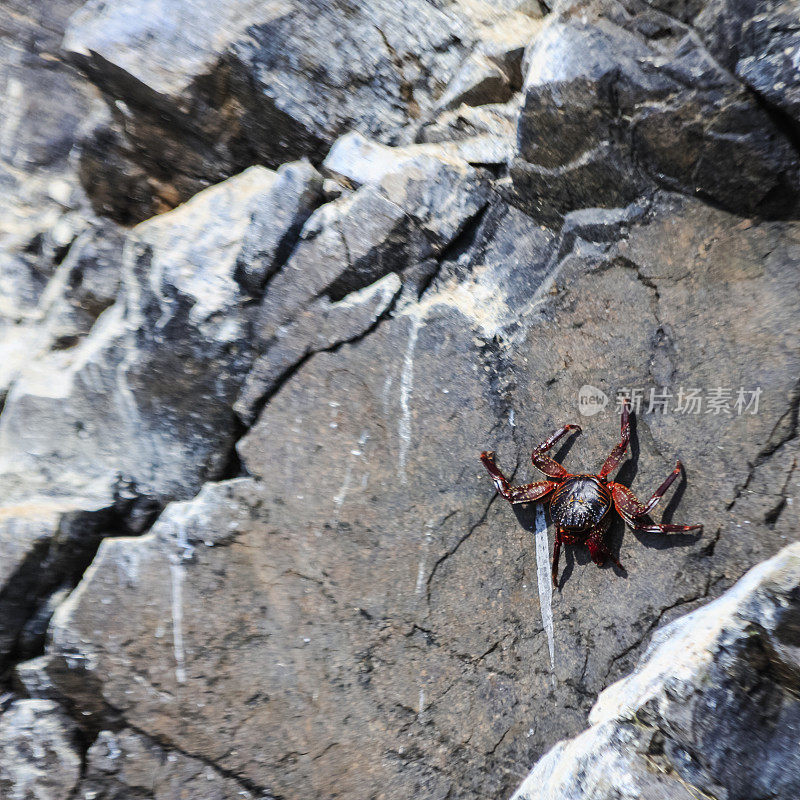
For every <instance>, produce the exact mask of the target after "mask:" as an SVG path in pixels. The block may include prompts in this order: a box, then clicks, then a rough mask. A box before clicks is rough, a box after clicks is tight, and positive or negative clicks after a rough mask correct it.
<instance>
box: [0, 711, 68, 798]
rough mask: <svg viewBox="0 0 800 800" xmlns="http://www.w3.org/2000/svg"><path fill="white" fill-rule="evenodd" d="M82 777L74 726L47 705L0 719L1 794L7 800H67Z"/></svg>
mask: <svg viewBox="0 0 800 800" xmlns="http://www.w3.org/2000/svg"><path fill="white" fill-rule="evenodd" d="M80 776H81V756H80V752H79V750H78V746H77V741H76V726H75V723H74V722H73V721H72V720H70V719H69V718H68V717H67V716H66V714H64V713H63V712H62V711H61V710H60V709H59V707H58V706H57V705H56V704H55V703H53V702H51V701H49V700H18V701H16V702H15V703H13V704H12V705H11V706H10V708H8V709H7V710H6V711H4V712H3V713H2V714H1V715H0V790H2V792H3V797H7V798H8V800H68V798H71V797H73V796H74V795H73V791H74V789H75V787H76V786H77V784H78V781H79V780H80Z"/></svg>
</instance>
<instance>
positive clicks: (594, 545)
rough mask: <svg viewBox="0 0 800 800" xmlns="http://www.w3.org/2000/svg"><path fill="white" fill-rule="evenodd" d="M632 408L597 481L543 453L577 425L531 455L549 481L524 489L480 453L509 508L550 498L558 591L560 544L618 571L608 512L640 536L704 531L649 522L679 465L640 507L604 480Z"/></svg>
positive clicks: (617, 457) (619, 451)
mask: <svg viewBox="0 0 800 800" xmlns="http://www.w3.org/2000/svg"><path fill="white" fill-rule="evenodd" d="M629 413H630V404H629V402H628V401H627V400H624V401H623V403H622V420H621V429H622V433H621V436H622V440H621V441H620V443H619V444H618V445H617V446H616V447H615V448H614V449H613V450H612V451H611V454H610V455H609V457H608V458H607V459H606V460H605V463H604V464H603V466H602V467H601V468H600V472H598V473H597V475H583V474H581V475H573V474H572V473H569V472H567V470H565V469H564V467H562V466H561V464H559V463H558V462H557V461H554V460H553V459H552V458H550V457H549V456H547V455H545V453H546V452H547V451H548V450H549V449H550V448H551V447H553V445H554V444H556V442H558V441H559V440H560V439H561V438H562V437H564V436H566V435H567V434H568V433H570V432H571V431H575V432H577V433H580V431H581V426H580V425H569V424H568V425H564V426H563V427H561V428H559V429H558V430H557V431H556V432H555V433H554V434H553V435H552V436H550V437H549V438H548V439H545V441H544V442H542V443H541V444H540V445H539V446H538V447H537V448H536V449H535V450H534V451H533V453H532V454H531V460H532V461H533V465H534V466H535V467H536V468H537V469H538V470H540V471H541V472H543V473H544V474H545V475H546V476H547V480H543V481H536V482H535V483H528V484H525V485H524V486H510V485H509V483H508V480H507V479H506V477H505V475H503V473H502V472H501V471H500V467H498V466H497V463H496V462H495V455H494V453H493V452H484V453H481V461H482V462H483V465H484V466H485V467H486V469H487V470H488V471H489V474H490V475H491V476H492V481H493V482H494V485H495V488H496V489H497V491H498V493H499V494H500V495H502V496H503V497H504V498H505V499H506V500H508V502H509V503H511V504H513V505H517V504H521V503H533V502H536V501H539V500H544V499H545V498H547V497H548V496H549V498H550V518H551V520H552V521H553V523H554V525H555V526H556V539H555V544H554V546H553V564H552V578H553V586H554V587H556V588H557V587H558V559H559V556H560V554H561V545H562V544H584V545H586V547H587V548H588V549H589V555H590V556H591V558H592V561H594V563H595V564H597V565H598V566H602V565H603V564H605V563H606V561H607V560H609V559H610V560H611V561H612V562H613V563H614V564H616V565H617V566H618V567H619V568H620V569H622V564H620V563H619V561H618V560H617V559H616V558H615V557H614V555H613V554H612V553H611V551H610V550H609V549H608V546H607V545H606V543H605V541H604V540H603V539H604V535H605V532H606V531H607V530H608V526H609V524H610V523H611V518H612V514H611V513H610V512H611V509H612V507H613V508H614V509H616V511H617V513H618V514H619V515H620V517H622V519H623V521H624V522H625V523H626V524H627V525H628V526H629V527H630V528H632V529H633V530H634V531H641V532H643V533H677V532H685V531H702V530H703V526H702V525H669V524H665V523H656V522H653V520H652V519H651V518H650V516H649V514H650V511H652V509H653V508H654V507H655V506H656V504H657V503H658V501H659V500H660V499H661V498H662V497H663V495H664V493H665V492H666V491H667V489H669V487H670V486H671V485H672V483H673V481H674V480H675V478H677V477H678V475H680V474H681V471H682V470H683V465H682V464H681V462H680V461H678V462H677V463H676V464H675V469H673V470H672V472H671V473H670V474H669V476H668V477H667V479H666V480H665V481H664V483H662V484H661V486H659V487H658V489H656V491H655V492H654V493H653V496H652V497H651V498H650V499H649V500H648V501H647V502H646V503H642V502H641V501H640V500H638V499H637V498H636V495H634V493H633V492H632V491H631V490H630V489H629V488H628V487H627V486H623V485H622V484H621V483H615V482H614V481H610V480H609V479H608V476H609V474H610V473H611V472H613V471H614V470H615V469H616V468H617V467H618V466H619V465H620V464H621V463H622V461H623V459H624V458H625V451H626V450H627V449H628V441H629V439H630V420H629Z"/></svg>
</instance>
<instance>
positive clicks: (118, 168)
mask: <svg viewBox="0 0 800 800" xmlns="http://www.w3.org/2000/svg"><path fill="white" fill-rule="evenodd" d="M133 16H135V18H136V20H137V23H136V25H133V26H132V25H131V24H130V21H131V18H132V17H133ZM401 20H402V22H401ZM538 24H539V23H538V21H537V20H535V19H533V18H531V17H530V16H529V15H527V14H525V13H522V12H518V11H514V10H507V11H503V12H501V11H499V10H498V9H496V8H494V7H493V6H492V5H490V4H486V3H481V2H478V1H477V0H464V2H461V0H459V2H452V3H435V2H431V1H430V0H413V2H410V3H409V2H407V1H404V2H399V0H382V1H381V2H379V3H349V2H345V0H314V2H311V3H308V2H297V1H296V0H280V2H274V3H268V4H266V5H265V4H264V3H260V2H253V0H237V2H235V3H227V4H226V5H225V8H224V10H223V11H220V10H218V9H216V8H214V7H212V6H211V5H207V4H200V5H199V6H198V4H197V3H193V2H185V1H183V0H181V2H175V1H174V0H171V1H170V2H165V1H162V0H156V1H155V2H151V3H148V5H147V8H146V10H145V11H144V12H142V10H141V9H140V7H139V4H138V3H136V2H122V3H113V4H109V3H105V2H100V0H97V1H96V2H94V1H93V2H89V3H87V4H86V5H85V6H84V7H83V8H82V9H81V10H80V11H79V12H77V13H76V14H75V15H73V17H72V18H71V19H70V24H69V27H68V30H67V35H66V37H65V40H64V45H63V46H64V49H65V50H66V51H67V52H68V53H69V55H70V57H71V58H72V60H73V61H74V62H75V63H76V64H78V65H79V66H80V68H81V69H82V70H84V71H85V72H86V74H87V75H88V76H89V77H90V78H91V80H92V81H93V82H95V83H96V84H97V85H98V86H99V87H100V88H101V89H102V90H103V92H104V94H105V96H106V98H107V99H108V101H109V107H110V109H111V112H112V115H113V118H114V121H113V123H111V124H110V125H109V124H108V123H104V124H102V125H100V126H98V128H97V129H96V130H95V132H94V133H93V134H92V135H91V136H90V137H89V138H88V140H87V142H86V144H85V147H84V151H85V152H86V154H87V156H86V159H85V164H86V167H85V172H84V177H85V178H86V181H85V185H87V188H88V189H89V191H90V193H94V190H93V188H92V186H91V185H90V184H89V180H91V183H92V184H99V196H98V198H97V201H96V204H99V205H100V206H101V207H104V208H105V209H106V210H107V211H110V212H111V213H112V214H116V216H118V217H123V218H124V217H131V216H132V217H134V218H135V217H136V214H137V210H136V205H137V203H136V202H134V203H133V204H132V203H131V201H130V200H129V199H126V198H124V197H120V198H119V199H118V201H117V204H118V206H119V207H118V208H115V204H114V198H113V197H111V196H109V192H108V191H107V188H106V187H108V186H109V185H111V184H113V182H114V181H116V182H117V183H119V182H120V181H123V182H124V185H126V186H128V187H130V189H131V190H132V191H133V192H134V194H136V195H139V194H141V195H142V198H141V200H140V201H138V204H139V205H140V206H141V210H140V212H139V213H141V214H144V215H146V214H149V213H152V212H153V210H154V209H157V208H158V203H167V204H169V203H170V196H171V198H172V203H171V204H172V205H174V204H175V202H177V201H178V200H180V199H186V197H188V196H189V195H190V194H193V193H194V192H196V191H198V189H199V188H202V187H203V186H204V185H207V183H208V182H215V181H218V180H221V179H222V178H225V177H227V176H228V175H230V174H232V173H235V172H238V171H239V170H241V169H243V168H244V167H246V166H247V165H249V164H253V163H261V164H266V165H267V166H271V167H275V166H277V165H279V164H281V163H283V162H285V161H289V160H291V159H294V158H300V157H302V156H308V157H310V158H312V159H314V160H319V159H321V158H322V157H323V156H324V153H325V151H326V150H327V148H328V147H329V146H330V144H331V143H332V142H333V141H334V139H336V138H337V136H339V135H340V134H342V133H344V132H346V131H348V130H351V129H355V130H358V131H360V132H362V133H364V134H367V135H370V136H373V137H377V138H379V139H381V140H384V141H386V142H391V143H395V142H397V141H400V140H403V139H406V140H408V139H409V138H410V137H411V135H412V131H413V128H414V126H415V125H416V124H417V120H420V119H425V118H426V117H427V116H429V115H430V114H431V113H433V111H434V110H435V109H436V108H437V107H439V105H438V101H439V99H440V98H442V97H447V98H448V99H447V100H445V101H444V104H445V105H447V104H449V103H450V102H458V101H459V100H460V99H470V100H473V99H474V100H476V101H480V102H496V101H502V100H505V99H507V98H508V96H509V94H510V91H511V88H510V86H511V83H513V82H515V81H516V82H517V85H518V84H519V81H518V80H517V78H516V76H517V74H518V73H519V69H520V63H521V55H522V50H523V48H524V47H525V45H526V44H527V42H528V41H529V40H530V38H531V37H532V36H533V34H534V32H535V30H536V29H537V27H538ZM479 51H480V52H479ZM476 59H478V60H479V61H480V62H481V63H482V64H483V65H484V66H483V70H484V73H486V71H487V70H488V73H486V75H485V76H482V75H477V74H476V72H475V69H474V68H471V67H470V65H471V64H474V63H475V60H476ZM488 59H491V61H489V60H488ZM486 76H488V77H486ZM451 80H453V81H454V86H453V88H452V89H448V84H449V83H450V81H451ZM487 80H488V82H487ZM457 87H458V88H457ZM104 173H105V174H104ZM150 196H152V197H155V198H156V201H149V200H148V197H150ZM154 202H155V205H154ZM131 205H133V208H131ZM140 218H141V217H140Z"/></svg>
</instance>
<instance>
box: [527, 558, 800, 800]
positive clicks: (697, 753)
mask: <svg viewBox="0 0 800 800" xmlns="http://www.w3.org/2000/svg"><path fill="white" fill-rule="evenodd" d="M798 631H800V545H799V544H793V545H791V546H790V547H787V548H785V549H784V550H781V551H780V553H778V554H777V555H776V556H773V558H771V559H770V560H769V561H766V562H764V563H763V564H760V565H759V566H757V567H755V568H754V569H752V570H750V572H748V573H747V574H746V575H745V576H744V577H743V578H742V579H741V580H740V581H739V582H738V583H737V584H736V585H735V586H733V587H732V588H731V589H729V590H728V591H727V592H726V593H725V594H724V595H723V596H722V597H720V598H719V599H717V600H715V601H714V602H713V603H711V604H709V605H707V606H705V607H703V608H701V609H698V610H697V611H694V612H693V613H691V614H689V615H687V616H685V617H681V618H680V619H677V620H675V621H674V622H672V623H671V624H670V625H667V626H666V627H664V628H662V629H661V630H660V631H659V632H658V633H657V634H656V635H655V636H654V637H653V640H652V642H651V643H650V646H649V647H648V649H647V651H646V652H645V654H644V655H643V656H642V660H641V662H640V663H639V665H638V666H637V668H636V670H635V672H634V673H633V674H632V675H630V676H629V677H627V678H624V679H623V680H621V681H619V682H618V683H615V684H614V685H613V686H610V687H609V688H608V689H606V690H605V691H604V692H603V693H602V694H601V695H600V697H599V699H598V701H597V703H596V705H595V706H594V708H593V709H592V713H591V714H590V715H589V721H590V722H591V723H592V727H591V728H589V730H587V731H585V732H584V733H582V734H581V735H580V736H579V737H577V738H576V739H574V740H572V741H569V742H561V743H559V744H558V745H556V747H554V748H553V749H552V750H551V751H550V752H549V753H548V754H547V755H546V756H544V757H543V758H542V759H541V760H540V761H539V763H538V764H537V765H536V766H535V767H534V769H533V771H532V772H531V774H530V775H529V776H528V778H526V780H525V781H524V783H523V784H522V786H521V787H520V788H519V790H518V791H517V792H516V794H515V795H514V798H515V800H538V798H548V800H557V798H601V797H602V798H605V797H640V798H651V797H652V798H665V799H666V798H670V799H671V798H675V800H678V799H680V800H690V798H697V797H701V796H704V797H729V798H734V797H774V798H776V800H783V798H785V799H786V800H789V798H793V797H797V794H798V791H800V728H799V727H798V719H799V718H800V700H798V697H797V683H798V678H800V659H799V658H798Z"/></svg>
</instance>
